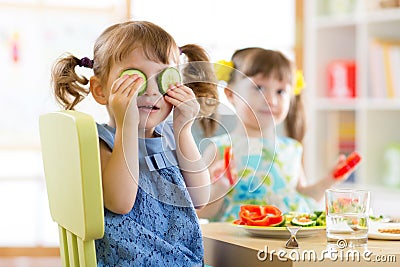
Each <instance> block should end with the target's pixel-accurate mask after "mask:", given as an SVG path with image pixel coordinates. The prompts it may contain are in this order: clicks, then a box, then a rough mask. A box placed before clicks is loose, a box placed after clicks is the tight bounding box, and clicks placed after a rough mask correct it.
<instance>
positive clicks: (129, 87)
mask: <svg viewBox="0 0 400 267" xmlns="http://www.w3.org/2000/svg"><path fill="white" fill-rule="evenodd" d="M142 84H143V79H142V78H141V77H139V76H138V75H136V74H134V75H123V76H122V77H119V78H118V79H116V80H115V81H114V83H113V84H112V86H111V92H110V96H109V106H110V112H111V114H113V116H114V119H115V124H116V126H119V127H122V125H123V123H124V119H125V116H126V121H125V124H128V125H129V123H130V122H131V119H130V118H135V117H136V118H138V116H139V111H138V108H137V103H136V98H137V94H138V92H139V90H138V89H139V88H140V86H141V85H142Z"/></svg>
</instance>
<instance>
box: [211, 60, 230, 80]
mask: <svg viewBox="0 0 400 267" xmlns="http://www.w3.org/2000/svg"><path fill="white" fill-rule="evenodd" d="M233 67H234V64H233V62H232V61H226V60H219V61H217V62H216V63H215V64H214V70H215V75H216V76H217V79H218V80H219V81H225V82H228V81H229V79H230V78H231V73H232V71H233Z"/></svg>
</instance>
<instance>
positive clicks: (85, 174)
mask: <svg viewBox="0 0 400 267" xmlns="http://www.w3.org/2000/svg"><path fill="white" fill-rule="evenodd" d="M39 129H40V140H41V147H42V158H43V165H44V173H45V178H46V187H47V195H48V200H49V207H50V213H51V217H52V219H53V220H54V221H55V222H56V223H57V224H58V228H59V239H60V255H61V260H62V264H63V266H65V267H67V266H73V267H77V266H80V267H83V266H85V267H90V266H97V262H96V250H95V244H94V240H95V239H99V238H101V237H103V234H104V211H103V193H102V185H101V170H100V154H99V141H98V140H99V139H98V135H97V129H96V124H95V122H94V120H93V118H92V117H91V116H89V115H87V114H84V113H81V112H77V111H59V112H52V113H47V114H44V115H41V116H40V119H39Z"/></svg>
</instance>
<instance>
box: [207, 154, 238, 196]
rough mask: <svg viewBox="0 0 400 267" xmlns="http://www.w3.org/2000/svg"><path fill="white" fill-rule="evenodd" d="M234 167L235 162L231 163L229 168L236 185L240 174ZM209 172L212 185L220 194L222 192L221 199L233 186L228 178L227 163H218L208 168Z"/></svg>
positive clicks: (220, 161)
mask: <svg viewBox="0 0 400 267" xmlns="http://www.w3.org/2000/svg"><path fill="white" fill-rule="evenodd" d="M233 165H234V163H233V161H231V165H230V166H229V167H228V168H230V170H231V173H232V178H233V181H234V183H236V182H237V179H238V173H237V170H236V168H235V166H233ZM208 170H209V172H210V177H211V183H212V184H213V187H214V188H215V189H216V190H217V191H218V192H220V194H221V195H220V196H219V197H222V196H223V195H225V194H226V193H227V192H228V191H229V189H230V188H231V187H232V186H233V185H231V184H230V182H229V179H228V177H227V176H226V175H227V170H226V169H225V161H224V160H218V161H216V162H215V163H213V164H212V165H211V166H210V167H209V168H208Z"/></svg>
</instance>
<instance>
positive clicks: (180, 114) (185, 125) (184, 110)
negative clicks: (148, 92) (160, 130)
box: [164, 84, 200, 133]
mask: <svg viewBox="0 0 400 267" xmlns="http://www.w3.org/2000/svg"><path fill="white" fill-rule="evenodd" d="M164 97H165V100H166V101H167V102H168V103H170V104H172V105H173V106H174V107H175V108H174V114H173V120H174V122H173V126H174V131H175V132H176V133H179V132H180V131H182V130H186V129H189V130H190V128H191V127H192V124H193V121H194V119H195V118H196V116H197V114H198V113H199V110H200V104H199V103H198V102H197V100H196V96H195V94H194V92H193V90H192V89H190V88H189V87H187V86H184V85H182V84H179V85H178V84H176V85H175V86H170V88H169V89H168V90H167V93H166V94H165V96H164Z"/></svg>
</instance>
